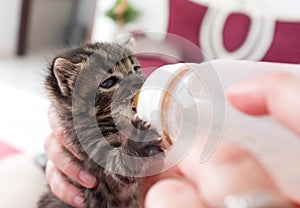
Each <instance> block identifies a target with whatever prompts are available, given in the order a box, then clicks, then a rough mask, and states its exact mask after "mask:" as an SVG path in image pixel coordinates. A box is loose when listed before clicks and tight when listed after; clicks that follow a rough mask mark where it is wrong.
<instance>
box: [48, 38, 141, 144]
mask: <svg viewBox="0 0 300 208" xmlns="http://www.w3.org/2000/svg"><path fill="white" fill-rule="evenodd" d="M143 81H144V79H143V76H142V74H141V71H140V64H139V62H138V60H137V59H136V58H135V57H134V56H133V55H132V53H131V51H130V50H129V49H127V48H126V47H125V46H123V45H119V44H115V43H95V44H90V43H89V44H85V45H82V46H79V47H75V48H71V49H68V50H66V51H64V52H63V53H62V54H61V55H59V56H57V57H56V58H54V60H53V62H52V65H51V68H50V70H49V75H48V76H47V79H46V88H47V92H48V95H49V98H50V101H51V103H52V105H53V106H54V108H55V109H56V111H57V113H58V116H59V117H60V120H61V122H62V123H63V125H67V126H70V123H72V119H73V118H72V116H74V115H73V114H72V109H73V110H74V108H76V107H78V108H89V107H88V106H89V105H90V102H94V106H93V108H92V109H85V110H86V111H87V112H89V113H90V114H91V116H94V117H96V119H97V122H98V126H99V127H100V128H101V131H102V134H103V135H104V136H106V134H108V133H113V132H117V131H118V129H117V127H116V123H117V124H118V123H119V125H120V126H121V127H122V125H123V124H122V121H124V119H125V120H126V121H130V119H131V118H132V117H133V115H134V114H135V113H136V109H135V103H134V98H135V95H136V93H137V91H138V89H139V88H140V87H141V85H142V84H143ZM74 96H76V102H75V103H74ZM83 119H84V118H83ZM123 123H124V122H123ZM125 123H126V122H125ZM111 142H112V143H113V141H111Z"/></svg>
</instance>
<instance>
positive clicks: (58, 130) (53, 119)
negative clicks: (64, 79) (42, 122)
mask: <svg viewBox="0 0 300 208" xmlns="http://www.w3.org/2000/svg"><path fill="white" fill-rule="evenodd" d="M48 120H49V124H50V126H51V128H52V130H53V134H54V136H55V139H57V140H58V141H59V142H60V143H61V144H62V145H63V146H65V148H67V149H68V151H70V152H71V153H72V154H73V155H74V156H75V157H77V158H78V159H82V158H81V157H80V154H79V153H78V151H77V150H76V148H74V147H73V146H72V145H71V144H70V143H69V142H68V141H67V139H66V137H65V134H64V129H63V128H62V127H61V126H60V124H59V123H58V122H57V121H58V120H59V119H58V116H57V115H56V113H55V110H54V108H53V107H52V106H50V107H49V109H48Z"/></svg>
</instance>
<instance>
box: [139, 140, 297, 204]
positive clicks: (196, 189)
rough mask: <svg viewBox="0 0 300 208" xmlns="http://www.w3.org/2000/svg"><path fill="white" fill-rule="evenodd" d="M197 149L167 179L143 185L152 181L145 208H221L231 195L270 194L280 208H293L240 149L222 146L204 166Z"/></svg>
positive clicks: (227, 145) (253, 161) (256, 163)
mask: <svg viewBox="0 0 300 208" xmlns="http://www.w3.org/2000/svg"><path fill="white" fill-rule="evenodd" d="M199 149H200V148H194V149H193V150H192V151H191V152H190V153H189V155H188V156H187V157H186V158H185V159H184V160H183V161H182V162H181V163H179V164H178V165H177V166H176V168H174V169H173V170H171V171H168V176H167V177H166V176H164V177H162V176H161V175H157V176H153V177H151V178H150V179H147V180H146V181H145V182H146V183H149V182H148V180H152V181H150V183H151V185H150V187H149V189H148V192H147V193H146V198H145V207H146V208H152V207H153V208H169V207H172V208H177V207H178V208H181V207H189V208H194V207H195V208H211V207H214V208H219V207H220V208H221V207H223V205H224V200H225V199H226V197H228V196H230V195H236V196H249V194H250V195H251V194H252V193H255V192H258V193H270V194H272V195H273V196H274V197H276V199H277V200H278V202H279V203H282V204H280V205H279V207H285V208H288V207H292V205H291V206H289V205H287V203H289V202H288V199H287V198H286V197H285V196H284V195H283V194H281V193H280V191H279V190H278V188H277V187H276V185H275V183H274V182H273V180H272V178H271V177H270V176H269V174H268V173H267V172H266V171H265V169H264V168H263V167H262V166H261V165H260V163H259V162H258V161H257V160H256V159H255V158H254V157H253V156H252V155H250V154H249V153H248V152H247V151H245V150H244V149H242V148H241V147H238V146H235V145H233V144H226V143H221V144H220V145H219V146H218V148H217V149H216V151H215V152H214V154H212V156H211V157H210V158H209V160H208V161H206V162H205V163H203V164H200V163H199V162H198V161H199ZM170 172H172V174H171V173H170ZM164 174H165V175H166V174H167V173H164ZM148 185H149V184H148ZM260 199H261V198H260ZM264 207H265V206H264ZM271 207H274V206H271Z"/></svg>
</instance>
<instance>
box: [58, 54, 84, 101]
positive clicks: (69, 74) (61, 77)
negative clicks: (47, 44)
mask: <svg viewBox="0 0 300 208" xmlns="http://www.w3.org/2000/svg"><path fill="white" fill-rule="evenodd" d="M78 67H80V66H79V65H78V64H73V63H72V62H70V61H69V60H67V59H64V58H57V59H55V61H54V64H53V73H54V76H55V78H56V80H57V83H58V86H59V89H60V91H61V93H62V95H63V96H68V95H71V92H72V89H73V87H74V86H73V84H74V83H75V81H76V71H77V70H78Z"/></svg>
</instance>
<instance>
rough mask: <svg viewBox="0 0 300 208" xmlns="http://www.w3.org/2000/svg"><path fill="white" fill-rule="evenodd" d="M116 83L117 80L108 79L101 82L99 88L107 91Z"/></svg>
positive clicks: (115, 78)
mask: <svg viewBox="0 0 300 208" xmlns="http://www.w3.org/2000/svg"><path fill="white" fill-rule="evenodd" d="M118 81H119V78H117V77H110V78H108V79H106V80H105V81H104V82H102V83H101V85H100V87H102V88H104V89H109V88H111V87H113V86H114V85H115V84H116V83H117V82H118Z"/></svg>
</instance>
